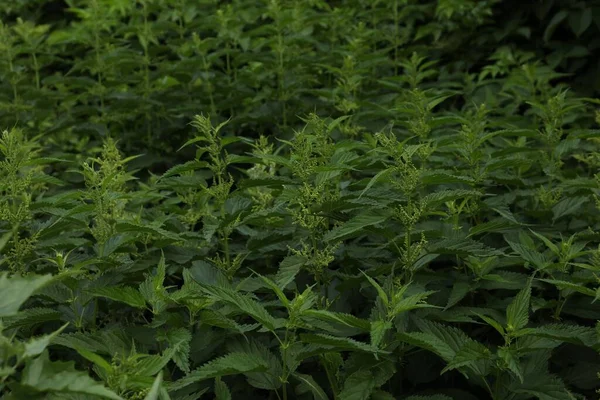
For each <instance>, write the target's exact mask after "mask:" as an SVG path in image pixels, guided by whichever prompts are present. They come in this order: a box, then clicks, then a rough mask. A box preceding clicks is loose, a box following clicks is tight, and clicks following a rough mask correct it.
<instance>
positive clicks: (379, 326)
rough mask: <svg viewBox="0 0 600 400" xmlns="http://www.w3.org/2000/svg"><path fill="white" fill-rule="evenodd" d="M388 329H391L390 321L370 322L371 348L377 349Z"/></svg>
mask: <svg viewBox="0 0 600 400" xmlns="http://www.w3.org/2000/svg"><path fill="white" fill-rule="evenodd" d="M390 329H392V323H391V322H390V321H381V320H377V321H373V322H371V332H370V335H371V346H373V347H379V344H380V343H381V341H382V340H383V337H384V336H385V334H386V332H387V331H389V330H390Z"/></svg>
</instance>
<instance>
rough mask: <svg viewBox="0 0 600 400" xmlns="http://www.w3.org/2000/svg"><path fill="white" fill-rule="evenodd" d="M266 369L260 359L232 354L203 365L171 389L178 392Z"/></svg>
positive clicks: (243, 354) (244, 354)
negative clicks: (194, 385) (205, 382)
mask: <svg viewBox="0 0 600 400" xmlns="http://www.w3.org/2000/svg"><path fill="white" fill-rule="evenodd" d="M268 368H269V366H268V365H267V364H266V363H265V362H264V360H262V359H261V358H257V357H254V356H252V355H251V354H247V353H241V352H232V353H229V354H227V355H226V356H223V357H220V358H217V359H215V360H212V361H210V362H208V363H206V364H204V365H203V366H202V367H200V368H198V369H197V370H195V371H193V372H191V373H190V374H188V375H186V376H185V377H184V378H182V379H180V380H178V381H176V382H175V383H173V384H172V385H171V388H172V389H174V390H178V389H182V388H184V387H186V386H189V385H191V384H193V383H196V382H200V381H203V380H205V379H212V378H217V377H221V376H227V375H237V374H244V373H248V372H259V371H266V370H267V369H268Z"/></svg>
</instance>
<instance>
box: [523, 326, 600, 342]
mask: <svg viewBox="0 0 600 400" xmlns="http://www.w3.org/2000/svg"><path fill="white" fill-rule="evenodd" d="M515 336H537V337H543V338H548V339H554V340H560V341H562V342H566V343H573V344H577V345H583V346H588V347H592V346H594V345H595V344H597V343H598V339H597V337H596V330H595V329H594V328H590V327H586V326H579V325H568V324H548V325H544V326H540V327H538V328H526V329H521V330H520V331H519V332H518V333H517V334H515Z"/></svg>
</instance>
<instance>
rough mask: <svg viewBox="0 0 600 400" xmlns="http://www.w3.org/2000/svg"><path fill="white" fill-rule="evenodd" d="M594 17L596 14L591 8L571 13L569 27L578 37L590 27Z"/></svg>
mask: <svg viewBox="0 0 600 400" xmlns="http://www.w3.org/2000/svg"><path fill="white" fill-rule="evenodd" d="M593 15H594V13H593V11H592V9H591V8H589V7H587V8H582V9H579V10H572V11H571V12H569V27H571V30H572V31H573V33H574V34H575V35H576V36H577V37H579V36H581V35H582V34H583V33H584V32H585V31H586V30H587V29H588V28H589V27H590V25H591V24H592V16H593Z"/></svg>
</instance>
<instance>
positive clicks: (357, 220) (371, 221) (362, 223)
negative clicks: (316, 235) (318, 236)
mask: <svg viewBox="0 0 600 400" xmlns="http://www.w3.org/2000/svg"><path fill="white" fill-rule="evenodd" d="M388 218H389V217H388V216H387V215H384V214H382V213H381V212H380V211H378V210H373V211H367V212H365V213H363V214H359V215H357V216H356V217H354V218H352V219H350V220H349V221H348V222H346V223H344V224H343V225H341V226H339V227H336V228H333V229H332V230H330V231H329V232H327V233H326V234H325V236H323V240H325V241H326V242H333V241H336V240H341V239H345V238H348V237H349V236H351V235H354V234H356V233H357V232H360V231H362V230H364V229H365V228H366V227H368V226H372V225H377V224H380V223H382V222H384V221H386V220H387V219H388Z"/></svg>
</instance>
